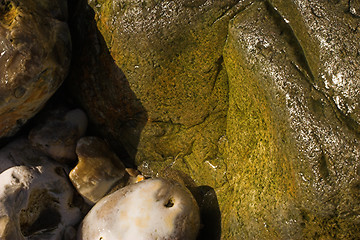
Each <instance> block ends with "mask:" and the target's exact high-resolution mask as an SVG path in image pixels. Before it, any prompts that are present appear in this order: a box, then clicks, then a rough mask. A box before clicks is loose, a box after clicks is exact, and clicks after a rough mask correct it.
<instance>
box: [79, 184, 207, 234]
mask: <svg viewBox="0 0 360 240" xmlns="http://www.w3.org/2000/svg"><path fill="white" fill-rule="evenodd" d="M199 226H200V215H199V208H198V206H197V204H196V201H195V199H194V198H193V196H192V195H191V193H190V192H189V191H188V190H187V189H186V188H185V187H183V186H182V185H180V184H178V183H176V182H173V181H168V180H164V179H161V178H155V179H147V180H144V181H141V182H139V183H136V184H131V185H128V186H126V187H124V188H122V189H120V190H118V191H116V192H114V193H112V194H110V195H108V196H106V197H104V198H103V199H101V200H100V201H99V202H98V203H97V204H96V205H95V206H94V207H93V208H92V209H91V210H90V212H89V213H88V214H87V215H86V217H85V219H84V220H83V222H82V224H81V225H80V227H79V232H78V240H99V239H102V240H134V239H137V240H150V239H158V240H162V239H163V240H165V239H178V240H180V239H184V240H191V239H196V236H197V234H198V230H199Z"/></svg>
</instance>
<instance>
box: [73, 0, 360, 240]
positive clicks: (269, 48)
mask: <svg viewBox="0 0 360 240" xmlns="http://www.w3.org/2000/svg"><path fill="white" fill-rule="evenodd" d="M78 9H79V11H78V12H77V13H76V15H75V16H76V18H75V19H74V22H73V24H74V26H75V27H74V29H73V30H74V34H75V35H76V36H77V37H76V38H75V40H76V41H77V43H76V46H77V47H79V50H78V52H77V53H76V54H75V56H76V58H75V59H74V67H73V69H72V71H71V78H70V79H69V80H71V81H69V87H70V88H71V89H72V90H73V93H74V94H73V95H74V96H76V97H77V99H78V100H79V101H80V103H81V104H82V106H83V107H84V108H85V109H86V111H87V112H88V114H89V118H90V120H91V122H92V123H93V124H95V126H97V127H98V129H100V133H101V134H103V135H104V136H105V137H106V138H107V139H108V140H109V141H110V143H111V144H112V145H113V147H114V148H115V149H119V148H118V147H119V146H120V145H123V146H124V147H125V149H126V150H127V151H128V153H129V155H130V156H131V157H132V158H133V159H134V163H135V164H136V165H138V166H139V168H140V169H141V170H142V171H143V172H144V173H145V174H148V175H149V176H154V175H156V174H160V175H161V172H162V171H163V169H165V168H166V170H169V169H173V170H176V171H178V170H179V172H180V171H181V172H183V173H185V174H187V175H189V176H191V178H192V179H194V180H195V182H196V183H197V184H199V185H208V186H210V187H211V188H214V189H215V193H216V194H217V199H218V201H219V206H220V210H221V224H222V229H221V235H222V238H223V239H314V238H320V239H321V238H322V239H336V238H343V239H352V238H355V237H356V236H359V234H360V233H359V228H358V225H359V224H360V222H359V221H360V218H359V210H360V208H359V206H360V205H359V203H360V198H359V185H360V176H359V175H360V173H359V170H358V166H359V161H360V146H359V144H358V143H359V140H360V139H359V117H360V115H359V108H358V105H359V101H360V100H359V99H360V98H359V94H360V91H359V88H360V86H359V82H360V81H359V79H358V78H359V77H358V74H357V71H358V69H359V67H358V66H359V62H358V61H359V60H358V57H357V56H358V52H359V43H358V41H357V39H358V26H359V19H360V18H357V15H359V10H358V7H357V5H356V4H355V3H354V1H350V2H348V1H346V3H345V2H341V1H328V2H326V3H323V2H322V1H311V3H309V2H308V1H303V0H299V1H291V0H287V1H276V0H273V1H231V0H227V1H220V0H213V1H205V0H198V1H194V0H192V1H190V0H189V1H187V0H181V1H180V0H179V1H150V0H149V1H138V2H134V1H125V0H122V1H110V0H108V1H105V0H103V1H100V0H99V1H88V3H86V1H83V2H82V5H80V7H79V8H78ZM229 23H230V24H229ZM225 43H226V44H225ZM77 47H76V48H77ZM224 47H225V48H224ZM79 66H80V67H79ZM176 171H174V172H176Z"/></svg>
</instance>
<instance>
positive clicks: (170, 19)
mask: <svg viewBox="0 0 360 240" xmlns="http://www.w3.org/2000/svg"><path fill="white" fill-rule="evenodd" d="M236 4H237V1H234V0H226V1H211V2H210V3H206V1H142V2H134V1H89V5H86V2H85V3H84V4H83V5H85V6H82V7H80V9H82V11H79V12H77V13H76V14H75V15H76V16H77V17H78V18H77V19H76V20H75V22H74V25H75V26H76V28H75V29H74V34H75V35H77V36H78V38H77V39H75V41H76V40H77V41H78V42H79V43H78V45H77V44H76V43H75V47H74V49H75V51H76V49H79V50H78V51H79V52H77V53H75V56H79V57H75V59H74V68H73V70H72V71H71V80H70V81H69V85H71V86H70V87H71V88H72V89H73V92H74V95H75V96H76V97H77V98H78V99H79V100H80V102H81V103H82V106H83V107H84V108H85V109H86V111H87V112H88V115H89V117H90V120H92V122H94V123H95V124H96V126H98V128H99V129H102V131H103V134H104V135H105V136H106V137H107V139H108V140H110V141H111V142H112V144H113V145H117V144H119V143H122V145H124V146H125V148H126V149H127V151H128V153H129V154H130V155H131V156H132V158H133V159H135V163H136V165H143V168H142V170H143V171H145V172H148V173H149V174H151V173H152V172H153V171H155V172H156V169H155V168H157V167H159V168H163V167H164V165H173V164H179V165H180V166H179V167H181V168H184V169H187V165H188V164H191V165H192V167H191V168H198V169H202V170H201V171H207V173H206V174H201V175H202V177H201V178H203V176H209V181H212V184H215V182H221V181H222V177H221V176H220V177H218V176H215V175H213V171H214V168H213V166H214V165H219V164H218V163H215V162H214V163H211V161H213V160H215V159H216V158H217V155H218V151H217V148H218V144H217V143H218V140H219V139H220V138H221V136H223V135H224V134H225V127H226V124H225V119H226V110H227V76H226V71H225V68H224V64H223V58H222V49H223V46H224V44H225V40H226V35H227V25H228V22H229V20H230V18H231V17H232V16H233V15H234V13H235V12H236V10H237V7H238V6H235V5H236ZM89 23H92V24H89ZM185 26H186V27H185ZM78 66H81V68H79V67H78ZM104 129H105V130H104ZM200 132H202V134H199V133H200ZM114 149H118V147H117V146H115V147H114ZM205 161H208V162H207V163H204V162H205ZM159 162H163V163H162V164H160V165H159ZM150 165H151V166H150ZM204 165H205V167H204ZM189 173H190V174H191V175H196V176H195V177H198V175H199V174H198V173H196V172H193V171H189ZM210 178H211V179H210ZM219 184H221V183H219Z"/></svg>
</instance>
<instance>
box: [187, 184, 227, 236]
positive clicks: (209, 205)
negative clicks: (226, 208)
mask: <svg viewBox="0 0 360 240" xmlns="http://www.w3.org/2000/svg"><path fill="white" fill-rule="evenodd" d="M190 190H191V192H192V193H193V195H194V196H195V198H196V201H197V203H198V205H199V208H200V217H201V229H200V232H199V236H198V238H197V240H219V239H220V238H221V213H220V208H219V202H218V200H217V196H216V192H215V190H214V189H213V188H212V187H210V186H200V187H195V188H190Z"/></svg>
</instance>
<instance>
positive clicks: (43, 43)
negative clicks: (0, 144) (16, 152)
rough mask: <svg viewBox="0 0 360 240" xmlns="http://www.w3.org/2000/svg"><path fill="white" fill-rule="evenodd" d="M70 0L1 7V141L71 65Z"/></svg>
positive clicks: (13, 1)
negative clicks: (68, 22) (67, 21)
mask: <svg viewBox="0 0 360 240" xmlns="http://www.w3.org/2000/svg"><path fill="white" fill-rule="evenodd" d="M66 19H67V3H66V1H62V0H57V1H52V0H51V1H50V0H48V1H41V2H39V1H17V0H5V1H1V3H0V66H1V67H0V68H1V71H0V81H1V84H0V138H1V137H7V136H11V135H13V134H14V133H15V132H16V131H17V130H19V128H20V127H21V126H22V125H23V124H24V123H25V122H26V121H27V120H28V119H29V118H31V117H32V116H34V115H35V114H36V113H37V112H38V111H39V110H40V109H41V107H42V106H43V105H44V104H45V102H46V101H47V100H48V99H49V98H50V97H51V96H52V94H53V93H54V92H55V91H56V90H57V89H58V87H59V86H60V85H61V83H62V82H63V80H64V78H65V77H66V75H67V71H68V67H69V64H70V52H71V40H70V34H69V29H68V26H67V23H66Z"/></svg>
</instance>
